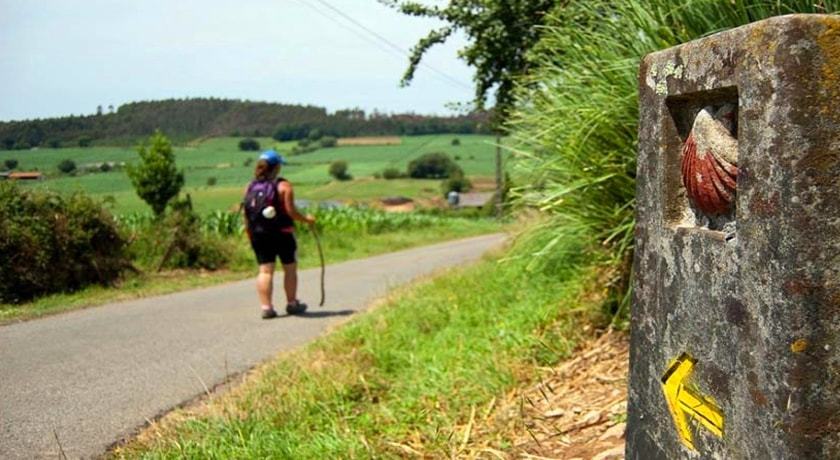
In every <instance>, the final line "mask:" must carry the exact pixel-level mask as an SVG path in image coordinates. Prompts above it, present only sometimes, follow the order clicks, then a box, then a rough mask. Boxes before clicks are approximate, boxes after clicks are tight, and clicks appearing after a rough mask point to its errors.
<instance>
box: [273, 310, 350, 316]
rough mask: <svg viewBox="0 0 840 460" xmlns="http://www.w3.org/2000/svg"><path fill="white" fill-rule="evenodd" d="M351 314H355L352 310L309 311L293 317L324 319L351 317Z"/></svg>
mask: <svg viewBox="0 0 840 460" xmlns="http://www.w3.org/2000/svg"><path fill="white" fill-rule="evenodd" d="M353 313H355V311H354V310H337V311H336V310H334V311H331V310H326V311H312V310H310V311H307V312H306V313H301V314H299V315H295V316H300V317H301V318H326V317H329V316H348V315H352V314H353ZM286 316H289V315H286Z"/></svg>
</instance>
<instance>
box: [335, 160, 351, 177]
mask: <svg viewBox="0 0 840 460" xmlns="http://www.w3.org/2000/svg"><path fill="white" fill-rule="evenodd" d="M347 170H348V167H347V162H346V161H344V160H336V161H333V162H332V163H330V170H329V173H330V176H332V177H334V178H336V179H337V180H350V179H352V178H353V176H351V175H350V174H349V173H348V172H347Z"/></svg>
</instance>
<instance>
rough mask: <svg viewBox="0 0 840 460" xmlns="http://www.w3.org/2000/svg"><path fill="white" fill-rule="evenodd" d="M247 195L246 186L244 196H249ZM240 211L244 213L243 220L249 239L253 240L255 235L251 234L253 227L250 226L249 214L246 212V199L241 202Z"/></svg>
mask: <svg viewBox="0 0 840 460" xmlns="http://www.w3.org/2000/svg"><path fill="white" fill-rule="evenodd" d="M247 195H248V187H245V193H244V194H243V195H242V196H247ZM239 212H241V213H242V221H243V224H244V225H245V233H247V234H248V240H249V241H250V240H253V237H252V236H253V235H251V229H250V228H248V215H247V214H245V201H242V202H240V203H239Z"/></svg>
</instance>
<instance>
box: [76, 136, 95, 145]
mask: <svg viewBox="0 0 840 460" xmlns="http://www.w3.org/2000/svg"><path fill="white" fill-rule="evenodd" d="M92 142H93V139H91V138H90V136H82V137H80V138H79V147H90V144H91V143H92Z"/></svg>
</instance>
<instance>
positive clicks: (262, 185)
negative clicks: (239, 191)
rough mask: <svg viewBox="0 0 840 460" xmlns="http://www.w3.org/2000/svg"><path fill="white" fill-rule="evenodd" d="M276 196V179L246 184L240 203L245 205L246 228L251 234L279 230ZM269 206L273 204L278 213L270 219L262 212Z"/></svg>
mask: <svg viewBox="0 0 840 460" xmlns="http://www.w3.org/2000/svg"><path fill="white" fill-rule="evenodd" d="M277 198H278V197H277V181H273V180H255V181H253V182H251V184H250V185H249V186H248V191H247V192H245V198H244V199H243V200H242V203H243V205H244V207H245V218H246V220H247V221H248V230H249V231H250V232H251V234H252V235H259V234H268V233H276V232H277V231H279V230H280V228H281V225H280V224H281V222H280V220H281V219H279V217H280V216H279V213H280V209H279V207H280V206H279V205H280V203H279V202H278V201H279V200H278V199H277ZM269 206H274V207H275V208H276V209H277V213H278V215H277V216H274V218H272V219H268V218H266V217H265V216H263V214H262V212H263V209H265V208H267V207H269Z"/></svg>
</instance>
